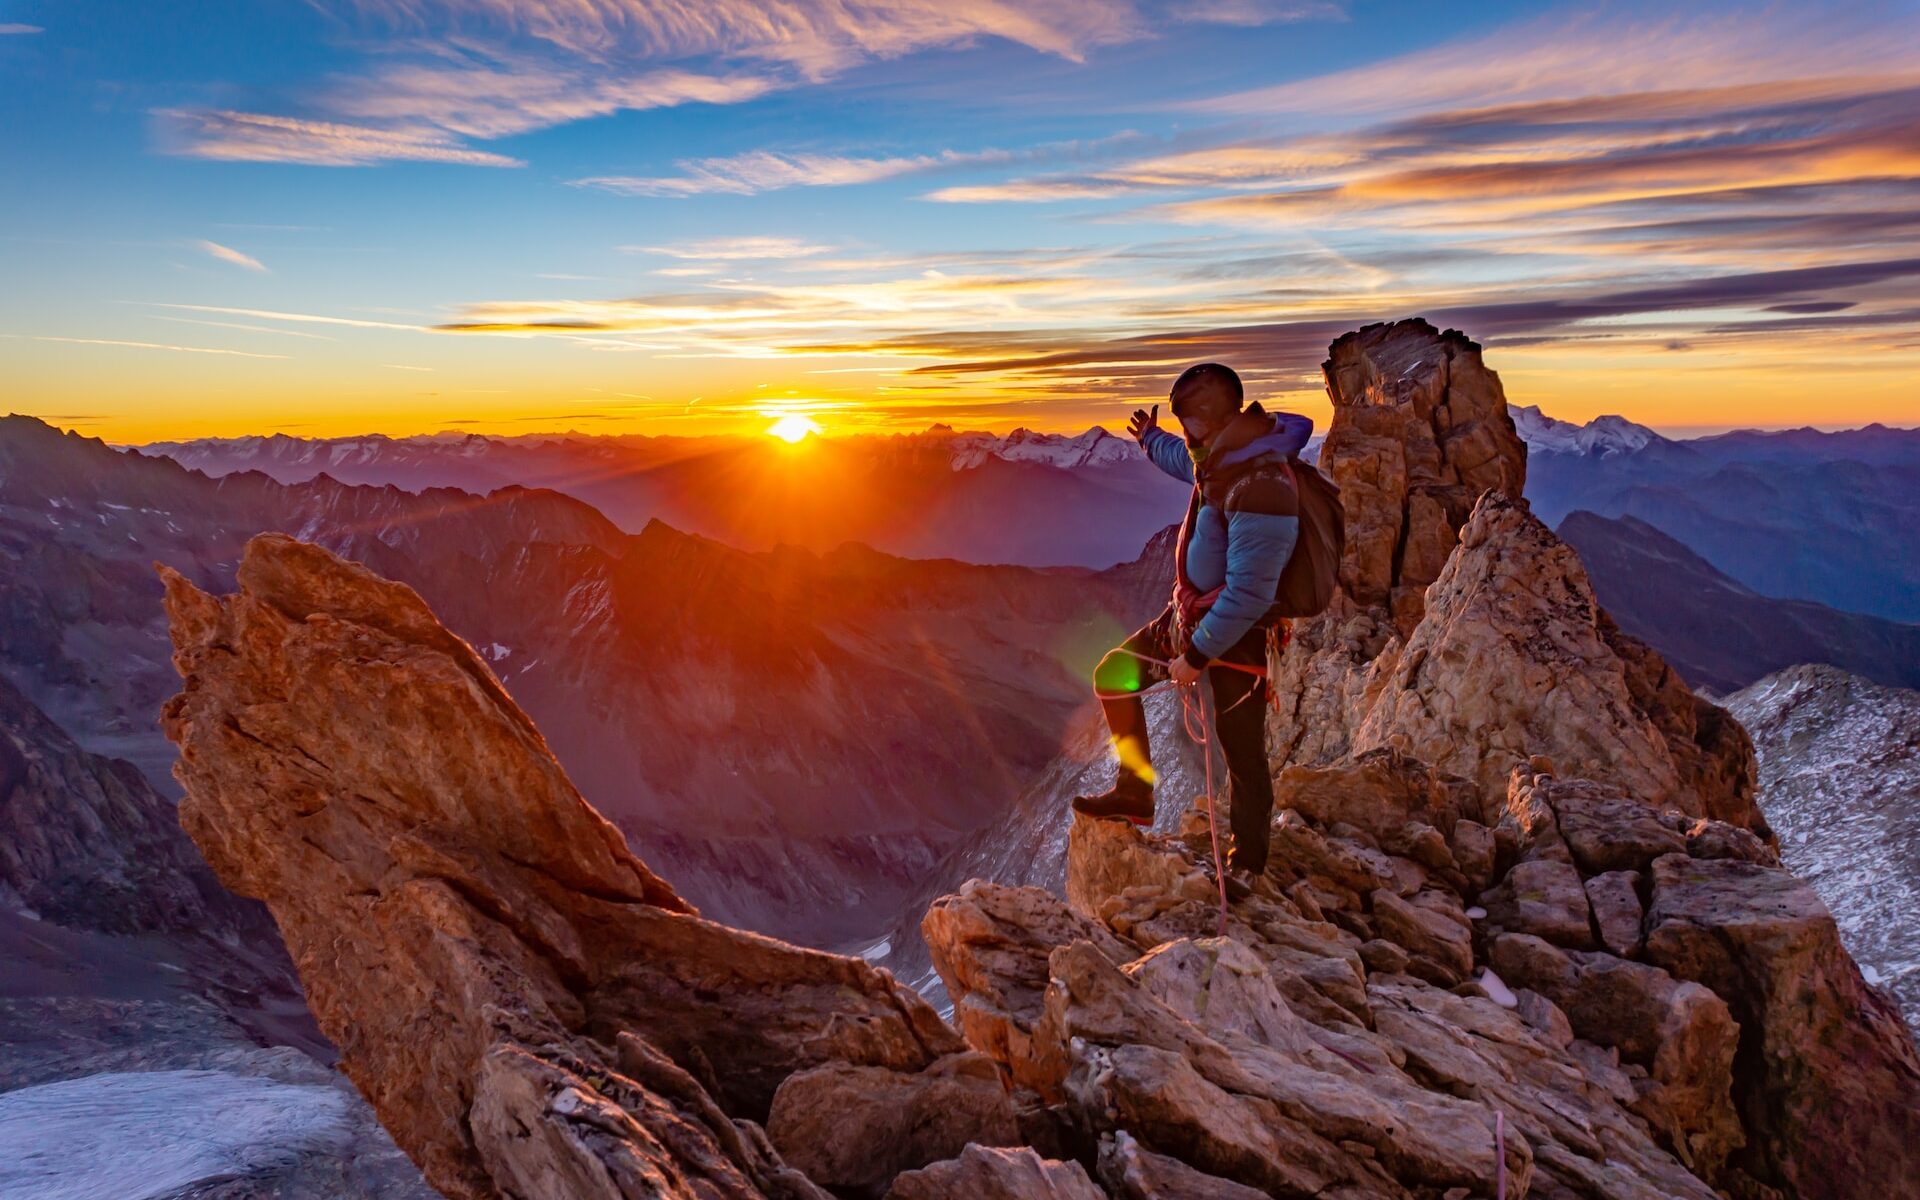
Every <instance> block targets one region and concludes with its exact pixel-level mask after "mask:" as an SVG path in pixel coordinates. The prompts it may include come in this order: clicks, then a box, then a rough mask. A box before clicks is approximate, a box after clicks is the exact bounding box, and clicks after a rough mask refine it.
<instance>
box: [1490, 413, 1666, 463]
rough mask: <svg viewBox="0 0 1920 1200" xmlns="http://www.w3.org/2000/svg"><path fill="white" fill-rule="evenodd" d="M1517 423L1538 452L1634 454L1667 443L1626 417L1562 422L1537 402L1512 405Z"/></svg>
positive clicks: (1532, 449)
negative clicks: (1653, 445) (1656, 443)
mask: <svg viewBox="0 0 1920 1200" xmlns="http://www.w3.org/2000/svg"><path fill="white" fill-rule="evenodd" d="M1507 411H1508V412H1510V413H1511V414H1513V425H1514V428H1515V429H1517V430H1518V431H1519V433H1520V440H1522V441H1524V442H1525V443H1526V444H1527V449H1528V450H1530V451H1533V452H1535V453H1548V454H1584V455H1595V456H1598V457H1601V458H1605V457H1607V456H1608V455H1612V454H1631V453H1633V452H1634V451H1635V450H1640V449H1643V448H1644V447H1646V446H1647V445H1649V444H1650V443H1653V442H1664V441H1666V440H1667V439H1666V438H1663V437H1661V436H1660V435H1659V434H1657V433H1655V432H1654V431H1653V430H1651V429H1648V428H1647V427H1646V426H1645V425H1636V424H1635V423H1633V422H1632V421H1629V420H1627V419H1626V418H1625V417H1618V416H1612V415H1608V416H1602V417H1595V418H1594V419H1593V420H1591V421H1588V422H1587V423H1586V424H1585V425H1576V424H1574V423H1573V422H1572V421H1562V420H1560V419H1559V418H1557V417H1550V416H1548V415H1547V414H1545V413H1543V412H1541V411H1540V409H1539V407H1538V406H1537V405H1531V404H1509V405H1508V406H1507Z"/></svg>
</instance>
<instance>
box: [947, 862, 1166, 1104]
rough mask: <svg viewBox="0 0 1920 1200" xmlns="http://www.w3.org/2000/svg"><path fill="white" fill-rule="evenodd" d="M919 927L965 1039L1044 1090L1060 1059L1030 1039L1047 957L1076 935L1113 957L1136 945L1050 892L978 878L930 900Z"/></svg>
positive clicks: (1127, 955) (1015, 1077)
mask: <svg viewBox="0 0 1920 1200" xmlns="http://www.w3.org/2000/svg"><path fill="white" fill-rule="evenodd" d="M920 931H921V933H922V934H923V935H924V936H925V937H926V939H927V949H928V951H929V952H930V953H931V954H932V957H933V965H934V969H935V970H937V971H938V972H939V973H940V979H941V981H942V982H943V983H945V984H946V986H947V995H948V996H950V997H951V998H952V999H953V1015H954V1021H955V1023H956V1024H958V1025H959V1026H960V1031H961V1032H962V1033H963V1034H964V1035H965V1036H966V1039H967V1042H968V1044H969V1045H972V1046H975V1047H978V1048H979V1049H981V1050H983V1051H985V1052H986V1053H987V1055H988V1057H990V1058H992V1059H993V1060H994V1061H995V1062H997V1063H999V1064H1001V1065H1002V1066H1003V1067H1005V1068H1006V1069H1007V1070H1008V1072H1009V1078H1010V1079H1011V1080H1012V1082H1013V1083H1014V1084H1016V1085H1018V1086H1020V1087H1028V1088H1033V1089H1034V1090H1035V1091H1038V1092H1040V1093H1041V1094H1042V1095H1043V1096H1049V1097H1051V1096H1053V1095H1055V1094H1056V1093H1057V1092H1058V1090H1059V1084H1060V1081H1061V1079H1063V1078H1064V1077H1065V1076H1066V1071H1067V1064H1066V1062H1065V1060H1064V1059H1061V1060H1054V1059H1050V1058H1048V1057H1047V1056H1046V1054H1045V1053H1044V1051H1043V1049H1042V1048H1040V1047H1036V1046H1035V1045H1034V1044H1033V1026H1034V1023H1035V1022H1036V1021H1038V1020H1039V1019H1040V1012H1041V1007H1042V1004H1041V999H1042V995H1043V993H1044V992H1045V991H1046V987H1047V957H1048V956H1049V955H1050V954H1052V953H1053V951H1054V948H1055V947H1057V946H1064V945H1066V944H1067V943H1069V942H1075V941H1087V942H1091V943H1092V944H1093V945H1094V946H1096V947H1097V948H1099V950H1100V952H1101V953H1103V954H1105V955H1106V956H1107V957H1108V958H1109V959H1111V960H1112V961H1113V962H1114V963H1116V964H1123V963H1127V962H1130V961H1132V960H1133V958H1134V957H1135V956H1136V954H1137V953H1138V952H1137V951H1136V950H1134V949H1132V948H1131V947H1127V946H1125V945H1123V944H1122V943H1121V942H1120V940H1119V939H1118V938H1116V937H1114V936H1113V934H1112V933H1110V932H1108V930H1107V927H1106V926H1105V925H1101V924H1099V923H1097V922H1094V921H1089V920H1087V919H1086V918H1085V917H1082V916H1080V915H1078V914H1076V913H1074V912H1073V911H1072V910H1071V909H1069V908H1068V907H1067V906H1066V904H1064V903H1063V902H1062V901H1061V900H1060V898H1059V897H1057V896H1055V895H1053V894H1052V893H1051V892H1047V891H1043V890H1041V889H1040V888H1031V887H1029V888H1009V887H1002V886H1000V885H999V884H993V883H986V882H983V881H981V880H978V879H970V880H968V881H967V882H966V884H965V885H964V886H962V887H961V889H960V891H959V892H958V894H955V895H950V896H942V897H941V898H940V899H938V900H935V901H934V902H933V905H932V906H931V907H930V908H928V909H927V915H926V917H925V918H924V919H922V921H921V922H920Z"/></svg>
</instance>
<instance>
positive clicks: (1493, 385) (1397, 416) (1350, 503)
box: [1320, 318, 1527, 619]
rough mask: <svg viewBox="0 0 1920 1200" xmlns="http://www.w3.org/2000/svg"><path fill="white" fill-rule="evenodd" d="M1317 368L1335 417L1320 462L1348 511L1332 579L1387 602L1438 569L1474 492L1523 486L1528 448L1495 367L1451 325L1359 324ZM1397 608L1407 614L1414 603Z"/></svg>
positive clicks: (1366, 599) (1356, 594)
mask: <svg viewBox="0 0 1920 1200" xmlns="http://www.w3.org/2000/svg"><path fill="white" fill-rule="evenodd" d="M1321 370H1322V373H1323V374H1324V375H1325V376H1326V384H1327V394H1328V395H1329V396H1330V397H1332V399H1333V402H1334V415H1335V419H1334V422H1333V425H1332V426H1331V427H1330V428H1329V430H1328V431H1327V440H1326V444H1325V446H1324V447H1322V449H1321V452H1320V463H1321V466H1322V468H1323V469H1324V470H1326V471H1327V473H1328V474H1329V475H1331V476H1332V477H1333V479H1334V481H1335V482H1336V483H1338V484H1339V485H1340V491H1341V498H1342V500H1343V501H1344V503H1345V506H1346V512H1347V559H1346V562H1345V564H1344V565H1343V567H1342V571H1341V585H1342V587H1343V588H1344V590H1345V591H1346V592H1347V594H1348V595H1350V596H1352V597H1353V598H1354V599H1355V600H1357V601H1359V602H1360V603H1363V604H1387V603H1389V602H1390V601H1391V600H1392V599H1393V598H1394V597H1395V596H1396V595H1399V596H1408V595H1412V594H1415V593H1417V592H1419V591H1420V590H1421V589H1423V588H1425V587H1426V585H1427V584H1430V583H1432V582H1433V581H1434V580H1435V579H1437V578H1438V577H1439V573H1440V570H1441V568H1442V566H1443V564H1444V563H1445V562H1446V559H1447V556H1448V553H1449V551H1450V550H1451V548H1452V545H1453V542H1454V539H1455V535H1456V531H1457V530H1458V529H1459V527H1460V524H1461V522H1462V521H1463V520H1464V518H1465V514H1466V512H1467V510H1468V509H1470V508H1471V507H1472V506H1473V502H1474V500H1476V499H1477V498H1478V497H1479V496H1480V494H1481V493H1482V492H1485V491H1487V490H1488V489H1496V490H1499V491H1503V492H1506V493H1508V494H1510V495H1516V496H1517V495H1519V494H1520V493H1521V491H1522V489H1523V488H1524V487H1525V484H1526V472H1527V455H1526V447H1525V445H1524V443H1522V442H1521V441H1520V437H1519V434H1518V433H1517V432H1516V431H1515V429H1514V425H1513V418H1512V417H1511V416H1510V415H1508V413H1507V401H1506V394H1505V392H1504V390H1503V389H1502V388H1501V386H1500V377H1499V376H1498V375H1497V374H1495V373H1494V372H1493V371H1491V370H1488V369H1487V366H1486V364H1485V363H1484V362H1483V361H1482V359H1481V356H1480V347H1479V346H1477V345H1475V344H1474V343H1473V342H1471V341H1469V340H1468V339H1467V338H1466V336H1465V335H1463V334H1461V333H1460V332H1458V331H1457V330H1451V329H1450V330H1447V331H1446V332H1445V333H1441V332H1439V331H1437V330H1435V329H1434V327H1433V326H1432V325H1429V324H1428V323H1427V322H1425V321H1422V320H1419V319H1418V318H1415V319H1413V320H1408V321H1396V322H1393V323H1391V324H1383V325H1369V326H1367V327H1366V328H1364V329H1361V330H1359V331H1357V332H1355V333H1350V334H1347V335H1346V336H1345V337H1342V338H1340V339H1338V340H1337V341H1335V342H1334V343H1333V345H1331V346H1330V347H1328V349H1327V361H1326V363H1325V364H1324V366H1323V367H1322V368H1321ZM1406 615H1410V616H1412V617H1414V618H1415V619H1417V618H1418V616H1419V611H1418V607H1417V605H1414V606H1411V608H1410V609H1409V610H1408V612H1407V614H1406Z"/></svg>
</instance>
